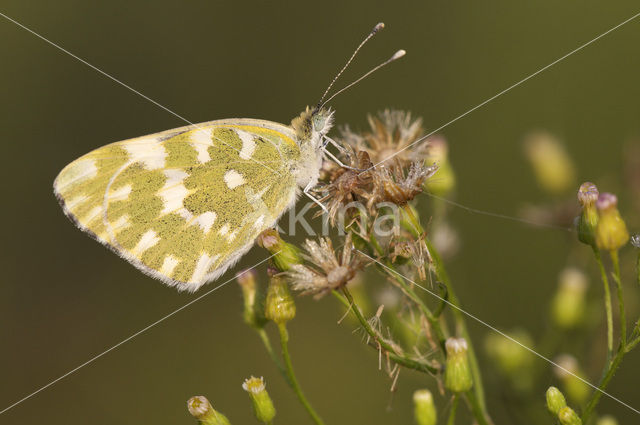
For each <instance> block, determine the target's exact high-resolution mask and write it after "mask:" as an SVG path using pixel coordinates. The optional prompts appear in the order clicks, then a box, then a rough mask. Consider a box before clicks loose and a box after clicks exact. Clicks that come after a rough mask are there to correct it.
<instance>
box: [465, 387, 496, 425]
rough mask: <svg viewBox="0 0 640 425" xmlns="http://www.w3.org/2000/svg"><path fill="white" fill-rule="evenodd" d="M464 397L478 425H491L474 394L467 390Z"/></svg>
mask: <svg viewBox="0 0 640 425" xmlns="http://www.w3.org/2000/svg"><path fill="white" fill-rule="evenodd" d="M465 395H466V399H467V402H468V403H469V407H470V409H471V413H472V414H473V416H474V418H476V420H477V421H478V425H492V422H491V419H490V418H489V416H488V415H486V414H485V413H484V411H483V410H482V406H481V405H480V401H479V400H478V398H477V397H476V393H475V392H473V390H469V391H467V392H466V393H465Z"/></svg>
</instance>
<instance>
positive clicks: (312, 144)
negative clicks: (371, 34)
mask: <svg viewBox="0 0 640 425" xmlns="http://www.w3.org/2000/svg"><path fill="white" fill-rule="evenodd" d="M332 125H333V111H331V110H329V109H324V108H321V109H318V110H315V109H314V110H312V109H310V108H309V107H308V106H307V108H306V109H305V110H304V111H303V112H302V113H301V114H300V115H298V116H297V117H296V118H294V119H293V120H292V121H291V128H292V129H293V131H294V132H295V135H296V139H297V142H298V145H299V146H300V161H298V162H297V163H296V164H295V166H294V168H293V170H292V172H293V174H294V176H295V178H296V181H297V183H298V186H300V187H302V188H306V187H308V186H315V184H316V182H317V181H318V176H319V174H320V168H321V166H322V159H323V156H324V153H323V146H324V142H323V139H324V136H325V135H326V134H327V133H328V132H329V130H330V129H331V127H332Z"/></svg>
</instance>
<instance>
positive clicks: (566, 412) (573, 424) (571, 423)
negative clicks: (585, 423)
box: [558, 407, 582, 425]
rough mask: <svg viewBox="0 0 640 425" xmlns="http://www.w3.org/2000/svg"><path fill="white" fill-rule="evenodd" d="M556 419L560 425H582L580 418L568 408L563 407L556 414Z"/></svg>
mask: <svg viewBox="0 0 640 425" xmlns="http://www.w3.org/2000/svg"><path fill="white" fill-rule="evenodd" d="M558 419H560V423H561V424H562V425H582V420H581V419H580V416H578V414H577V413H576V412H574V410H573V409H572V408H570V407H563V408H562V409H560V411H559V412H558Z"/></svg>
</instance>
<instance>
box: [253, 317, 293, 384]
mask: <svg viewBox="0 0 640 425" xmlns="http://www.w3.org/2000/svg"><path fill="white" fill-rule="evenodd" d="M256 332H258V336H260V340H261V341H262V344H264V348H265V349H266V350H267V353H268V354H269V357H271V360H273V363H275V365H276V367H277V368H278V370H279V371H280V374H281V375H282V376H283V377H284V379H285V381H287V384H288V385H289V386H290V387H291V388H293V385H292V384H291V380H290V379H289V375H287V371H286V370H285V369H284V366H283V365H282V362H281V361H280V359H279V358H278V355H277V354H276V352H275V350H274V349H273V346H272V345H271V341H270V340H269V335H267V331H265V330H264V328H259V329H256Z"/></svg>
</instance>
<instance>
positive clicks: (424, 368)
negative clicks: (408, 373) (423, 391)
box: [333, 286, 439, 374]
mask: <svg viewBox="0 0 640 425" xmlns="http://www.w3.org/2000/svg"><path fill="white" fill-rule="evenodd" d="M342 293H343V294H344V297H342V296H340V294H339V293H338V292H337V291H333V294H334V295H335V297H336V298H337V299H338V300H340V302H342V304H344V305H345V306H346V307H347V308H348V309H350V310H351V311H353V314H354V316H355V317H356V319H357V320H358V322H360V325H361V326H362V328H363V329H364V330H365V332H366V333H367V334H368V335H369V336H370V337H371V338H372V339H373V340H374V341H376V343H377V344H379V345H380V347H381V348H382V349H383V350H385V351H386V352H387V353H388V354H389V358H391V360H393V361H394V362H395V363H398V364H399V365H401V366H404V367H406V368H408V369H414V370H419V371H421V372H425V373H430V374H436V373H438V372H439V370H438V369H437V368H435V367H433V366H431V365H428V364H426V363H423V362H419V361H416V360H413V359H410V358H408V357H406V356H404V355H403V354H402V353H398V352H397V351H396V349H395V348H394V347H392V346H391V345H390V344H389V343H388V342H386V341H385V340H384V339H383V338H381V337H380V335H379V334H378V332H377V331H376V330H375V329H373V328H372V327H371V324H370V323H369V321H367V319H366V318H365V317H364V316H363V315H362V312H361V311H360V307H358V305H357V304H356V303H355V301H354V299H353V296H352V295H351V292H349V290H348V289H347V288H346V286H343V287H342Z"/></svg>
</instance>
